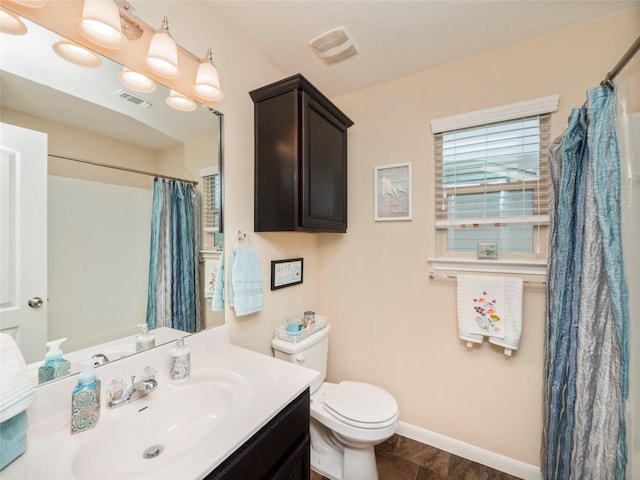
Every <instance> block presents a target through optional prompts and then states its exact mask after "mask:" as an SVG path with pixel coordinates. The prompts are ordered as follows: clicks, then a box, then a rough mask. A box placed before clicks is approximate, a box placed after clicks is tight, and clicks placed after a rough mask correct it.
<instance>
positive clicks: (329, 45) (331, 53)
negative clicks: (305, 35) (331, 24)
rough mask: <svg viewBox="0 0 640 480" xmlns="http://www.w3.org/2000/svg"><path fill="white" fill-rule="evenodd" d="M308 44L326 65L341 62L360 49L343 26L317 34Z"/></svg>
mask: <svg viewBox="0 0 640 480" xmlns="http://www.w3.org/2000/svg"><path fill="white" fill-rule="evenodd" d="M309 46H310V47H311V50H313V51H314V53H315V54H316V55H318V56H319V57H320V58H321V59H322V60H323V61H324V62H325V63H327V64H328V65H333V64H334V63H338V62H342V61H343V60H346V59H347V58H349V57H353V56H354V55H355V54H357V53H358V52H359V51H360V50H359V49H358V46H357V45H356V43H355V41H354V40H353V36H352V35H351V33H350V32H349V30H347V29H346V28H345V27H337V28H334V29H333V30H329V31H328V32H325V33H323V34H322V35H319V36H317V37H316V38H314V39H313V40H311V41H310V42H309Z"/></svg>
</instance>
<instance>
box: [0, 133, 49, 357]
mask: <svg viewBox="0 0 640 480" xmlns="http://www.w3.org/2000/svg"><path fill="white" fill-rule="evenodd" d="M0 156H1V158H0V331H1V332H3V333H8V334H10V335H12V336H13V337H14V338H15V340H16V342H17V343H18V345H19V346H20V349H21V350H22V355H23V356H24V358H25V360H26V362H27V363H32V362H36V361H40V360H42V359H43V358H44V354H45V346H44V344H45V342H46V338H47V135H46V134H44V133H41V132H35V131H33V130H27V129H26V128H21V127H16V126H14V125H8V124H6V123H0Z"/></svg>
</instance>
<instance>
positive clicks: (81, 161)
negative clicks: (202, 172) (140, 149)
mask: <svg viewBox="0 0 640 480" xmlns="http://www.w3.org/2000/svg"><path fill="white" fill-rule="evenodd" d="M47 156H49V157H54V158H61V159H63V160H71V161H72V162H80V163H86V164H88V165H95V166H96V167H105V168H113V169H114V170H122V171H124V172H131V173H139V174H140V175H148V176H150V177H158V178H164V179H166V180H177V181H179V182H187V183H193V184H194V185H197V184H198V182H196V181H194V180H185V179H184V178H178V177H170V176H168V175H160V174H159V173H153V172H146V171H144V170H136V169H135V168H128V167H120V166H118V165H110V164H108V163H101V162H92V161H91V160H83V159H82V158H73V157H65V156H64V155H56V154H55V153H48V154H47Z"/></svg>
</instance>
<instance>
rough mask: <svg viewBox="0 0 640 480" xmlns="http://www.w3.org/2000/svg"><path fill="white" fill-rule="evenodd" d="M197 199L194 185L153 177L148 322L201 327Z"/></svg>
mask: <svg viewBox="0 0 640 480" xmlns="http://www.w3.org/2000/svg"><path fill="white" fill-rule="evenodd" d="M199 218H200V214H199V200H198V193H197V190H196V188H195V185H194V184H192V183H189V182H183V181H177V180H165V179H160V178H155V180H154V185H153V204H152V211H151V252H150V259H149V290H148V298H147V326H148V327H149V329H153V328H160V327H170V328H175V329H178V330H182V331H185V332H189V333H193V332H196V331H198V330H200V328H201V325H200V297H199V291H198V286H199V284H200V282H199V268H198V251H199V245H198V238H199V235H198V232H199V227H198V224H199Z"/></svg>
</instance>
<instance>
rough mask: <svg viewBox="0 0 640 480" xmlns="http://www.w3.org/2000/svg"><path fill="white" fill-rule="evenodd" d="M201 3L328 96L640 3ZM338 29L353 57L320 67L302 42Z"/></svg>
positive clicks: (223, 0)
mask: <svg viewBox="0 0 640 480" xmlns="http://www.w3.org/2000/svg"><path fill="white" fill-rule="evenodd" d="M205 1H206V3H208V4H209V5H210V6H211V8H213V9H214V10H215V12H216V13H217V14H218V15H219V17H220V18H221V19H222V20H224V21H226V22H227V23H228V24H230V25H232V26H233V27H234V28H236V29H237V30H238V31H239V32H240V33H241V34H243V35H244V36H245V37H246V38H247V39H249V40H250V41H251V42H252V43H253V44H254V45H255V47H256V48H258V49H259V50H261V51H262V52H263V53H264V55H265V56H266V57H267V58H268V59H269V60H270V61H271V62H272V63H273V64H274V65H276V66H277V67H278V68H279V69H280V70H282V71H283V72H285V74H287V75H292V74H295V73H302V74H303V75H304V76H305V77H307V79H309V80H310V81H311V82H312V83H313V84H315V85H316V86H317V87H318V88H319V89H320V90H322V91H323V92H324V93H325V94H326V95H327V96H329V97H333V96H336V95H340V94H344V93H348V92H351V91H354V90H359V89H361V88H365V87H367V86H371V85H375V84H377V83H381V82H384V81H387V80H390V79H393V78H398V77H402V76H405V75H409V74H412V73H415V72H419V71H422V70H425V69H428V68H431V67H434V66H436V65H441V64H445V63H449V62H452V61H454V60H456V59H459V58H464V57H466V56H469V55H473V54H476V53H479V52H482V51H485V50H489V49H492V48H497V47H500V46H502V45H506V44H508V43H512V42H516V41H519V40H523V39H526V38H530V37H533V36H536V35H539V34H542V33H544V32H547V31H550V30H553V29H556V28H561V27H565V26H568V25H571V24H576V23H581V22H585V21H588V20H591V19H594V18H597V17H602V16H606V15H610V14H613V13H616V12H619V11H622V10H625V9H630V8H633V7H637V6H640V1H637V0H636V1H608V0H607V1H597V0H588V1H585V0H571V1H563V0H552V1H549V0H530V1H515V0H512V1H498V0H492V1H487V0H475V1H468V0H467V1H456V0H440V1H436V0H413V1H405V0H360V1H351V0H338V1H336V0H334V1H312V0H287V1H281V0H278V1H270V0H262V1H255V0H253V1H248V0H246V1H245V0H205ZM339 26H345V27H347V29H348V30H349V31H350V32H351V34H352V35H353V36H354V38H355V41H356V44H357V45H358V47H359V48H360V53H359V54H358V55H356V56H355V57H351V58H349V59H347V60H346V61H344V62H342V63H338V64H334V65H331V66H328V65H326V64H325V63H324V62H323V61H322V60H320V59H319V58H318V57H317V56H315V54H314V53H313V52H312V51H311V49H310V48H309V46H308V45H307V43H308V42H309V41H310V40H311V39H313V38H315V37H316V36H318V35H320V34H322V33H324V32H326V31H328V30H331V29H333V28H335V27H339ZM576 42H577V43H579V42H580V40H579V39H576ZM623 53H624V52H620V55H622V54H623ZM611 67H612V68H613V65H612V66H611ZM602 73H603V78H604V75H605V74H606V73H607V72H602Z"/></svg>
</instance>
